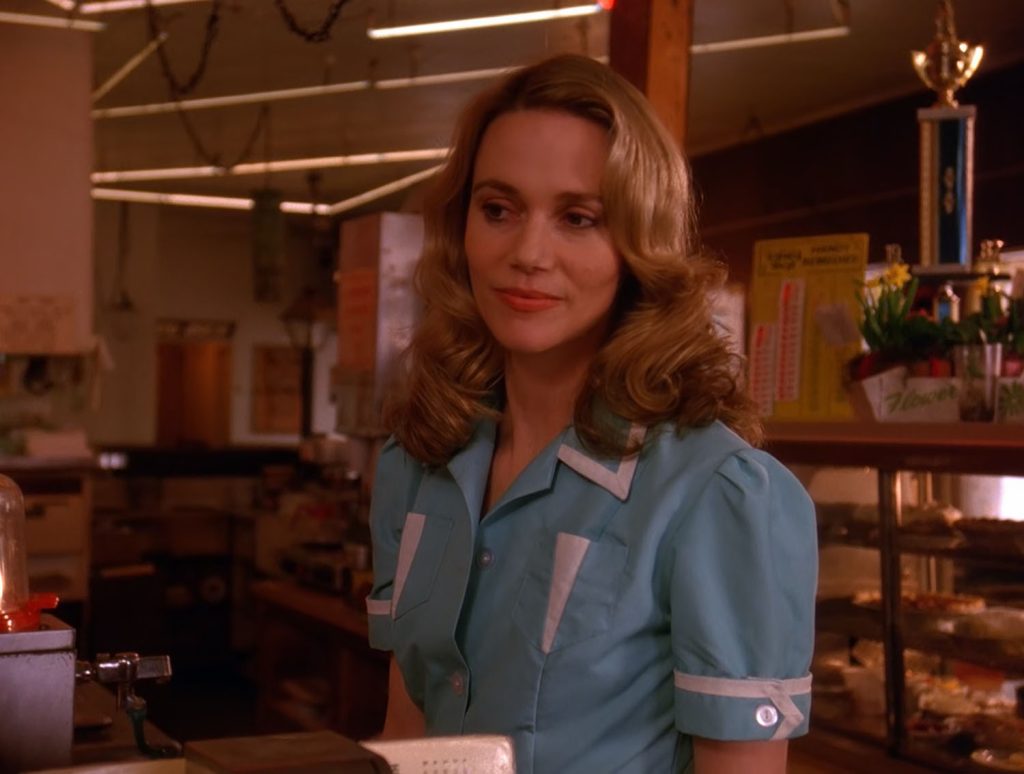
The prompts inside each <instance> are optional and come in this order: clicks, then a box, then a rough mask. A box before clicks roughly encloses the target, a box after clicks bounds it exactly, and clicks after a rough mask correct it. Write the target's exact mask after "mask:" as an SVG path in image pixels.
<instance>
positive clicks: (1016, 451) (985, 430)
mask: <svg viewBox="0 0 1024 774" xmlns="http://www.w3.org/2000/svg"><path fill="white" fill-rule="evenodd" d="M766 431H767V433H766V437H767V442H766V444H765V446H766V449H767V450H768V451H769V452H771V453H772V454H773V455H775V456H776V457H778V458H779V459H780V460H781V461H782V462H784V463H786V464H801V465H815V466H819V467H820V466H826V467H827V466H838V467H870V468H880V469H882V470H890V471H891V470H928V471H932V472H936V473H975V474H982V475H994V476H998V475H1003V476H1024V427H1022V426H1021V425H1014V424H994V423H988V422H977V423H975V422H956V423H920V422H876V423H865V422H768V423H767V425H766Z"/></svg>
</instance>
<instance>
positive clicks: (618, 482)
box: [558, 415, 647, 500]
mask: <svg viewBox="0 0 1024 774" xmlns="http://www.w3.org/2000/svg"><path fill="white" fill-rule="evenodd" d="M608 421H609V422H610V424H611V425H612V427H613V429H614V430H616V431H617V432H619V433H621V434H622V435H623V436H626V438H627V439H628V443H630V444H635V443H642V442H643V439H644V436H645V435H646V434H647V428H645V427H644V426H643V425H637V424H632V425H631V424H629V423H628V422H627V421H626V420H624V419H622V418H621V417H617V416H612V415H608ZM558 459H559V460H561V461H562V462H563V463H565V464H566V465H568V466H569V467H570V468H572V469H573V470H575V471H576V472H577V473H579V474H580V475H581V476H583V477H584V478H586V479H587V480H589V481H591V482H593V483H595V484H597V485H598V486H600V487H602V488H603V489H605V490H607V491H608V492H610V493H611V494H613V495H615V496H616V497H618V498H619V499H620V500H625V499H626V498H627V497H629V490H630V488H631V487H632V485H633V476H634V474H635V473H636V466H637V463H638V462H639V460H640V454H639V452H637V453H636V454H631V455H628V456H623V457H599V456H597V455H595V454H593V453H591V452H590V451H588V450H587V449H586V447H584V445H583V443H582V441H580V438H579V436H578V435H576V431H575V430H574V429H570V430H569V431H568V433H567V434H566V437H565V440H564V441H563V442H562V445H561V446H560V447H559V449H558Z"/></svg>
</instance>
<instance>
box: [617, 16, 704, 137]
mask: <svg viewBox="0 0 1024 774" xmlns="http://www.w3.org/2000/svg"><path fill="white" fill-rule="evenodd" d="M694 2H696V0H616V2H615V5H614V7H613V8H612V14H611V28H610V30H609V42H608V48H609V58H610V60H611V66H612V69H614V70H615V71H616V72H618V73H620V74H621V75H623V76H625V77H626V78H627V79H628V80H629V81H630V83H632V84H633V85H634V86H636V87H637V88H638V89H640V91H642V92H643V93H644V94H645V95H647V99H648V100H650V102H651V105H652V106H653V107H654V112H655V113H657V115H658V117H659V118H660V119H661V121H662V123H664V124H665V126H666V128H668V130H669V133H670V134H671V135H672V136H673V137H675V138H676V140H677V141H678V142H679V147H680V148H683V147H684V145H685V142H686V107H687V101H688V98H689V85H690V42H691V41H692V39H693V4H694Z"/></svg>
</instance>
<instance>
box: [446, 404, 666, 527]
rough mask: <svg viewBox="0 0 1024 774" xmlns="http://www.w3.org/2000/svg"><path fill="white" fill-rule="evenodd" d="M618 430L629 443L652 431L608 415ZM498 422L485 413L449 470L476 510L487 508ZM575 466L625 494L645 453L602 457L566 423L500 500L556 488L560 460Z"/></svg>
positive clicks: (594, 480)
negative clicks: (566, 425) (591, 449)
mask: <svg viewBox="0 0 1024 774" xmlns="http://www.w3.org/2000/svg"><path fill="white" fill-rule="evenodd" d="M605 419H606V420H607V421H608V422H609V423H610V424H611V427H612V429H613V431H615V432H618V433H621V435H622V436H626V437H627V438H628V442H629V443H637V442H642V441H643V439H644V436H645V435H646V432H647V430H646V428H645V427H644V426H643V425H637V424H632V425H631V424H630V423H629V422H627V421H626V420H624V419H622V418H620V417H617V416H613V415H610V414H609V415H606V417H605ZM496 437H497V426H496V424H495V423H494V421H492V420H490V419H481V420H480V421H478V422H477V424H476V427H475V428H474V430H473V436H472V437H471V438H470V440H469V443H467V444H466V445H465V446H464V447H462V449H460V450H459V451H458V452H457V453H456V454H455V456H453V457H452V458H451V459H450V460H449V461H448V466H447V467H448V471H449V472H450V473H451V475H452V478H454V479H455V483H456V484H458V486H459V489H460V490H461V491H462V496H463V498H464V499H465V501H466V508H467V509H468V510H469V512H470V513H472V514H476V515H477V518H480V517H481V516H483V514H482V513H481V510H482V507H483V501H484V494H485V491H486V487H487V482H488V471H489V470H490V467H491V459H492V458H493V456H494V441H495V438H496ZM559 461H560V462H562V463H563V464H564V465H567V466H568V467H570V468H572V469H573V470H574V471H576V473H578V474H579V475H581V476H583V477H584V478H586V479H587V480H588V481H590V482H592V483H594V484H597V485H598V486H600V487H601V488H602V489H605V490H606V491H608V492H609V493H611V494H613V495H614V496H615V497H618V498H619V499H620V500H625V499H626V498H627V497H629V490H630V488H631V486H632V484H633V476H634V474H635V473H636V466H637V462H638V461H639V454H632V455H629V456H622V457H601V456H598V455H595V454H593V453H592V452H590V451H589V450H588V449H587V448H586V447H585V446H584V445H583V442H582V441H581V440H580V438H579V436H578V435H577V434H576V431H575V429H573V428H572V427H568V428H566V429H565V430H564V431H563V432H562V434H561V435H560V436H559V437H557V438H555V439H554V440H553V441H552V442H551V443H550V444H548V446H547V448H545V449H544V450H543V451H542V452H541V453H540V454H539V455H538V456H537V458H535V459H534V460H533V461H532V462H531V463H530V464H529V465H527V466H526V469H525V470H523V472H522V473H521V474H520V475H519V477H518V478H517V479H516V480H515V481H514V482H513V484H512V486H511V487H510V488H509V490H508V491H507V492H506V493H505V494H504V495H502V497H501V501H500V502H499V503H497V504H496V506H497V505H501V504H503V503H507V502H510V501H512V500H514V499H517V498H519V497H525V496H527V495H531V494H535V493H537V492H541V491H544V490H546V489H550V488H551V485H552V482H553V481H554V477H555V468H556V466H557V463H558V462H559Z"/></svg>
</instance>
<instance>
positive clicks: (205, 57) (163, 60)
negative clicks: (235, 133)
mask: <svg viewBox="0 0 1024 774" xmlns="http://www.w3.org/2000/svg"><path fill="white" fill-rule="evenodd" d="M221 2H222V0H213V2H212V4H211V6H210V15H209V16H207V17H206V33H205V35H204V36H203V47H202V50H201V51H200V52H199V64H197V65H196V69H195V71H194V72H193V73H192V75H191V76H190V77H189V78H188V80H186V81H185V83H184V84H182V83H179V82H178V79H177V78H176V77H175V75H174V71H173V70H172V69H171V62H170V60H169V59H168V58H167V51H166V50H165V49H164V47H163V46H157V48H156V53H157V56H158V57H159V58H160V69H161V70H163V73H164V78H166V79H167V83H168V85H169V86H170V87H171V94H172V95H173V96H174V98H175V99H178V98H180V97H184V96H185V95H187V94H189V93H190V92H192V91H193V90H195V88H196V86H198V85H199V81H200V79H201V78H202V77H203V74H204V73H205V72H206V64H207V62H208V61H209V59H210V49H211V48H212V47H213V41H214V40H215V39H216V37H217V31H218V29H219V28H220V7H221ZM146 12H147V15H148V17H149V37H150V39H151V40H157V39H158V38H159V37H160V34H161V33H162V32H163V28H162V25H161V23H160V15H159V14H158V13H157V10H156V8H155V7H153V0H146Z"/></svg>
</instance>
